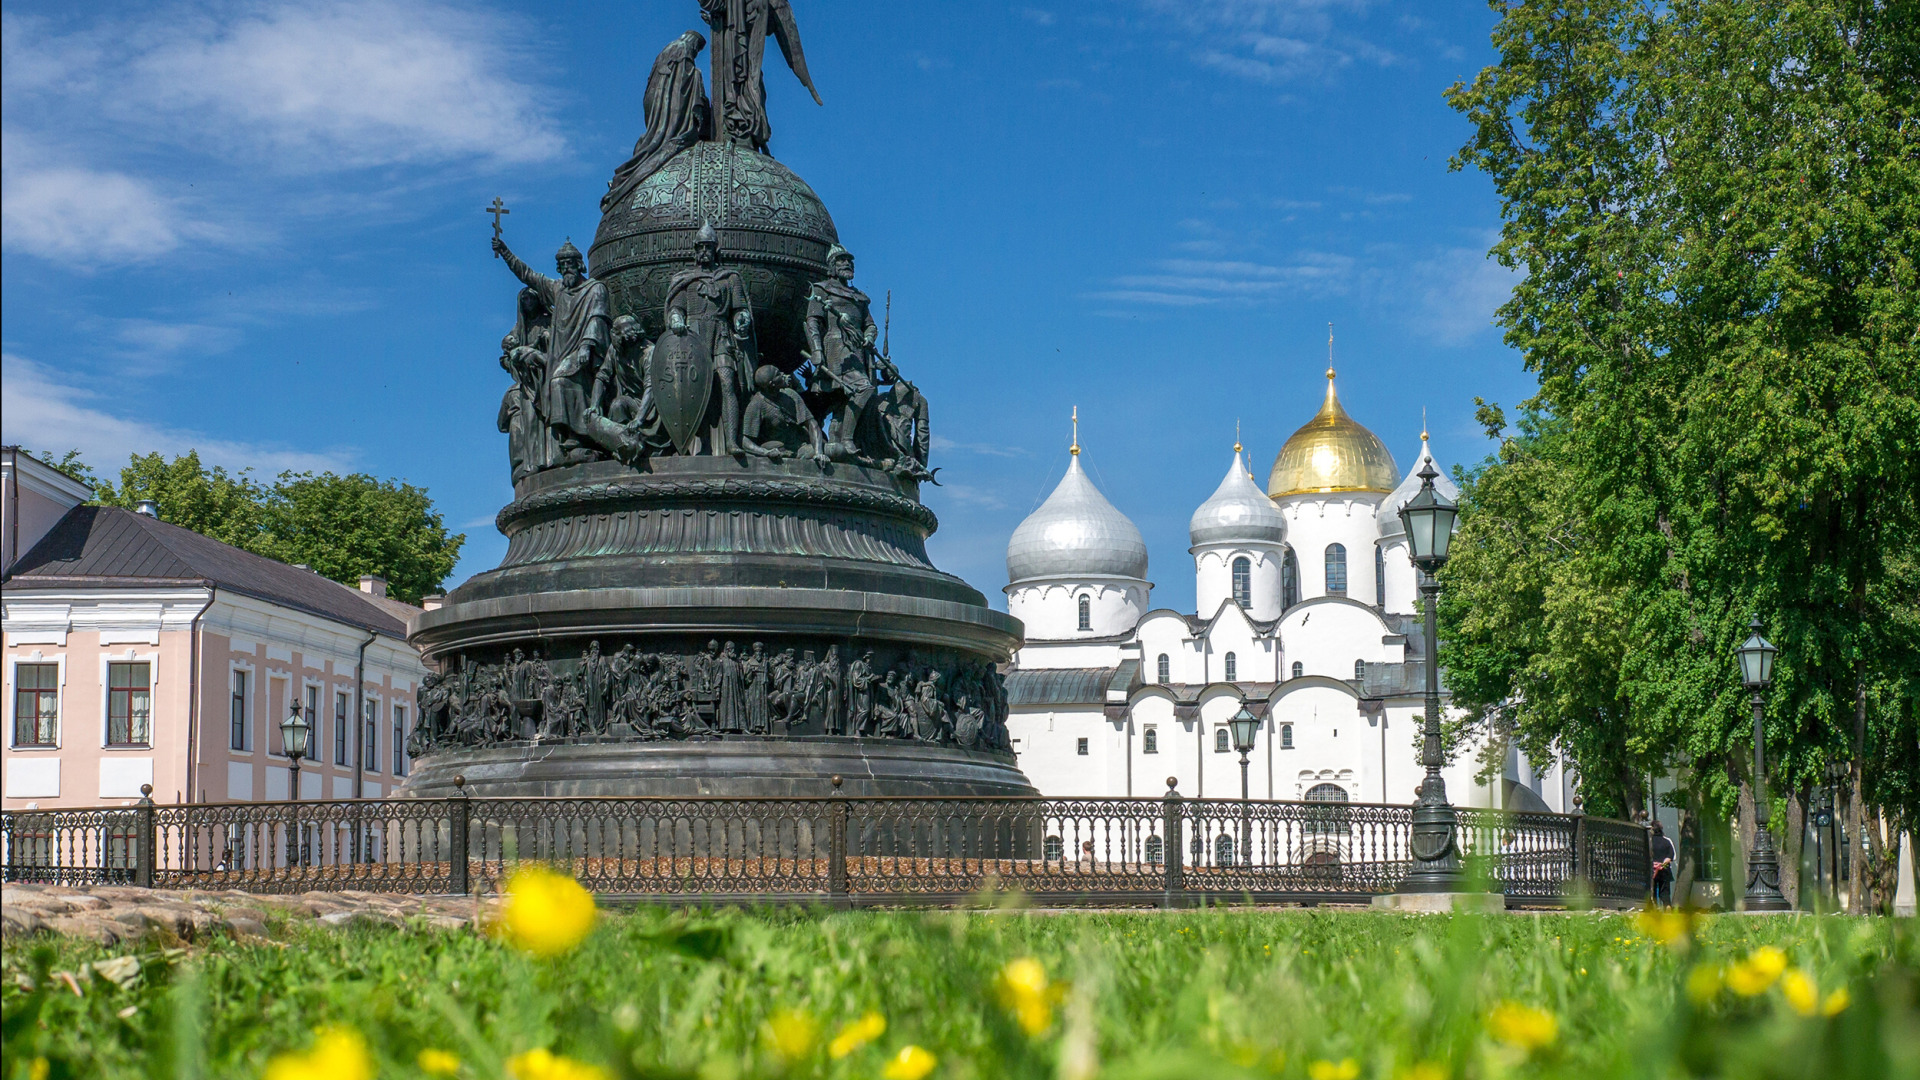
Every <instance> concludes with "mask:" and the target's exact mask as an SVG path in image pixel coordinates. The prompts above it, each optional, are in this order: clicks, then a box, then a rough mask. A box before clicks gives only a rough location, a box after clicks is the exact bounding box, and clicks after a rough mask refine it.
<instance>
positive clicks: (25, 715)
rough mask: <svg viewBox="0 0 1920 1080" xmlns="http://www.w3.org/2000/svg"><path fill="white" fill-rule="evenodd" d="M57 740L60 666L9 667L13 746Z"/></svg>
mask: <svg viewBox="0 0 1920 1080" xmlns="http://www.w3.org/2000/svg"><path fill="white" fill-rule="evenodd" d="M59 741H60V665H59V664H16V665H14V668H13V745H15V746H52V745H54V744H55V743H57V742H59Z"/></svg>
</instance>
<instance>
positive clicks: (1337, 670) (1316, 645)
mask: <svg viewBox="0 0 1920 1080" xmlns="http://www.w3.org/2000/svg"><path fill="white" fill-rule="evenodd" d="M1388 630H1389V627H1388V626H1387V624H1386V623H1384V622H1382V621H1381V619H1380V616H1379V615H1378V614H1377V613H1376V612H1375V611H1374V610H1373V609H1372V608H1371V607H1368V606H1366V605H1364V604H1360V603H1356V602H1354V601H1353V600H1350V599H1345V600H1343V599H1341V598H1339V597H1323V598H1320V599H1316V600H1308V601H1305V602H1303V603H1300V604H1296V605H1294V607H1293V608H1291V609H1290V610H1288V612H1287V615H1286V618H1284V619H1282V620H1281V622H1280V628H1279V633H1280V640H1281V641H1282V642H1283V643H1285V645H1286V652H1285V655H1284V657H1283V658H1282V659H1283V660H1284V669H1285V673H1286V677H1288V678H1292V673H1293V665H1294V664H1296V663H1298V664H1299V665H1300V666H1301V669H1302V672H1301V673H1302V674H1304V675H1324V676H1326V677H1328V678H1332V679H1351V678H1353V662H1354V661H1355V660H1367V661H1372V662H1375V663H1384V662H1388V661H1399V660H1402V659H1404V658H1405V649H1404V647H1403V646H1400V645H1388V644H1387V643H1386V642H1385V640H1384V639H1385V638H1386V637H1388V636H1389V635H1388Z"/></svg>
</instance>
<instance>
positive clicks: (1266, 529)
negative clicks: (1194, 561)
mask: <svg viewBox="0 0 1920 1080" xmlns="http://www.w3.org/2000/svg"><path fill="white" fill-rule="evenodd" d="M1286 532H1287V523H1286V519H1285V518H1283V517H1281V516H1280V508H1279V507H1277V506H1275V505H1274V504H1273V500H1272V499H1271V498H1268V497H1267V493H1266V492H1264V491H1262V490H1260V485H1259V484H1256V483H1254V480H1253V476H1252V475H1251V474H1250V473H1248V472H1247V466H1246V463H1245V462H1243V461H1241V459H1240V447H1239V446H1238V445H1236V446H1234V448H1233V465H1232V467H1230V468H1228V469H1227V477H1226V479H1224V480H1222V481H1220V486H1219V487H1218V488H1215V489H1214V492H1213V495H1212V496H1211V497H1210V498H1208V499H1207V501H1206V502H1203V503H1201V504H1200V509H1198V510H1195V511H1194V512H1193V520H1191V521H1189V522H1188V523H1187V534H1188V535H1189V536H1190V537H1192V538H1193V546H1194V547H1199V546H1201V545H1202V544H1233V543H1264V544H1278V543H1280V542H1281V541H1283V540H1285V539H1286Z"/></svg>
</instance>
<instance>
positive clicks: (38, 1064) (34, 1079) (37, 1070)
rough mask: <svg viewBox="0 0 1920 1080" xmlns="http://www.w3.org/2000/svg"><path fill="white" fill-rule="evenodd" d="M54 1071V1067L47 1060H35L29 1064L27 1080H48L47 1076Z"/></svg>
mask: <svg viewBox="0 0 1920 1080" xmlns="http://www.w3.org/2000/svg"><path fill="white" fill-rule="evenodd" d="M52 1071H53V1066H52V1065H51V1064H49V1063H48V1061H47V1059H46V1058H44V1057H37V1058H34V1059H33V1060H32V1061H31V1062H29V1063H28V1064H27V1080H47V1074H48V1073H50V1072H52Z"/></svg>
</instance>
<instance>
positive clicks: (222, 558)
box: [0, 447, 426, 810]
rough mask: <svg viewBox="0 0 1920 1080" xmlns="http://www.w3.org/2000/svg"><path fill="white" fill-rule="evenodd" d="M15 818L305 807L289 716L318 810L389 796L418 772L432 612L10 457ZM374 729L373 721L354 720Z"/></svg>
mask: <svg viewBox="0 0 1920 1080" xmlns="http://www.w3.org/2000/svg"><path fill="white" fill-rule="evenodd" d="M0 461H3V463H4V465H5V477H4V478H5V491H4V492H3V493H0V505H4V507H5V514H6V520H5V521H4V522H0V533H3V534H4V536H5V543H6V550H5V554H6V556H7V562H6V564H5V584H4V586H0V605H3V606H4V619H0V631H3V632H4V653H5V656H4V680H5V698H4V700H5V702H6V725H7V727H6V734H7V738H6V745H5V749H4V756H5V770H4V779H3V780H0V806H4V807H5V808H6V809H8V810H26V809H53V808H56V807H67V806H95V805H101V804H112V803H114V802H117V801H120V800H128V801H131V800H135V799H138V798H139V797H140V787H141V785H142V784H152V785H153V798H154V801H155V802H161V803H166V802H246V801H263V800H265V801H270V800H278V799H286V798H288V797H289V791H288V787H289V777H288V764H289V762H288V760H287V758H286V756H285V755H284V754H283V753H281V747H280V722H281V721H282V720H284V719H285V718H286V716H287V714H288V712H289V709H290V707H292V706H294V705H299V706H302V707H303V708H304V709H305V710H306V713H307V718H308V722H309V723H310V724H311V725H312V727H313V735H312V739H311V745H310V747H309V751H308V758H307V759H306V760H303V761H302V762H301V763H300V766H301V767H300V792H299V796H298V797H300V798H303V799H319V798H328V799H348V798H356V797H362V798H377V797H380V796H381V795H383V794H387V793H390V792H391V790H392V789H393V787H395V786H396V785H397V784H398V783H399V782H400V780H401V779H402V778H404V777H405V775H406V771H407V767H408V761H407V758H406V750H405V747H406V736H407V733H408V732H409V731H411V729H412V724H413V720H414V716H413V713H414V693H415V691H416V689H417V688H418V686H419V680H420V678H421V677H422V676H423V675H424V674H425V673H426V669H425V668H424V667H423V666H422V665H421V663H420V656H419V654H418V653H416V652H415V651H414V650H413V649H412V648H411V647H409V646H408V645H407V641H406V634H407V625H406V620H407V617H408V616H409V615H412V614H415V613H417V612H418V611H419V609H418V608H415V607H413V606H411V605H408V604H404V603H401V602H400V601H398V600H394V599H392V598H389V597H388V596H387V595H386V582H385V581H383V580H382V579H379V578H376V577H366V578H362V579H361V587H360V588H359V589H358V590H356V589H352V588H349V587H347V586H345V585H341V584H339V583H338V582H334V581H330V580H328V579H326V578H324V577H321V576H320V575H319V574H316V573H314V572H312V571H310V570H307V569H305V568H303V567H298V566H288V565H287V564H285V563H281V562H276V561H274V560H272V559H268V558H263V557H261V556H259V555H254V554H251V553H249V552H245V551H241V550H240V549H238V548H234V547H229V546H227V545H226V544H222V543H219V542H217V541H214V540H210V539H208V538H207V537H204V536H201V535H200V534H198V533H195V532H192V531H189V530H187V529H182V528H179V527H178V526H174V525H168V524H166V523H165V522H162V521H160V520H158V519H157V518H155V517H153V516H151V515H150V514H147V513H141V512H135V511H131V510H122V509H118V508H114V507H100V506H84V505H81V503H82V501H83V500H85V499H87V498H90V497H91V495H92V492H90V491H88V490H87V489H86V488H85V487H84V485H81V484H79V483H78V482H77V481H74V480H73V479H72V478H70V477H66V476H65V475H63V474H62V473H60V472H59V471H58V470H55V469H52V468H50V467H48V466H46V465H45V464H43V463H41V462H39V461H36V460H34V459H33V458H31V457H29V456H28V455H26V454H24V453H20V452H18V451H16V450H15V449H14V448H11V447H9V448H6V449H5V451H4V458H0ZM356 717H358V718H359V722H358V723H356V722H354V718H356Z"/></svg>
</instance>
